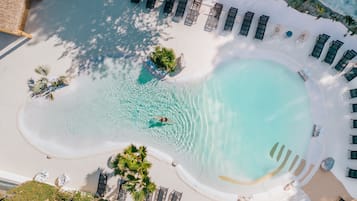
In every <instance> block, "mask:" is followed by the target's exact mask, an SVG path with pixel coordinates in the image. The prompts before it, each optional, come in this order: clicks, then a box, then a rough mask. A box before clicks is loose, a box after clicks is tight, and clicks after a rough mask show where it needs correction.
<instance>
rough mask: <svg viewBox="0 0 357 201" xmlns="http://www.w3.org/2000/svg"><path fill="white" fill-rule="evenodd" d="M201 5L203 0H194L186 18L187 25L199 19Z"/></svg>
mask: <svg viewBox="0 0 357 201" xmlns="http://www.w3.org/2000/svg"><path fill="white" fill-rule="evenodd" d="M201 5H202V0H193V2H192V4H191V7H190V9H189V10H188V13H187V16H186V18H185V23H184V24H185V25H187V26H191V25H192V24H193V23H194V22H196V21H197V18H198V15H199V14H200V9H201Z"/></svg>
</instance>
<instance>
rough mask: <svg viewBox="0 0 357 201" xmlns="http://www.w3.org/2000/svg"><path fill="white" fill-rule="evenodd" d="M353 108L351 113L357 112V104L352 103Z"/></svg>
mask: <svg viewBox="0 0 357 201" xmlns="http://www.w3.org/2000/svg"><path fill="white" fill-rule="evenodd" d="M351 107H352V111H351V112H353V113H354V112H357V104H355V103H352V105H351Z"/></svg>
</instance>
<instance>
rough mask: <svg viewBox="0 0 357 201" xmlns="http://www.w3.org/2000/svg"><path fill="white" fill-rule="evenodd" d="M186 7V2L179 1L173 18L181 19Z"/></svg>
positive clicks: (185, 0) (184, 0)
mask: <svg viewBox="0 0 357 201" xmlns="http://www.w3.org/2000/svg"><path fill="white" fill-rule="evenodd" d="M186 6H187V0H179V2H178V4H177V8H176V12H175V17H183V15H184V14H185V10H186Z"/></svg>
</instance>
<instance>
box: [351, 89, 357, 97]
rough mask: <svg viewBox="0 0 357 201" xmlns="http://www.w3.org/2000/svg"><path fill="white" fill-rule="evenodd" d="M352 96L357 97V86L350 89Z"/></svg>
mask: <svg viewBox="0 0 357 201" xmlns="http://www.w3.org/2000/svg"><path fill="white" fill-rule="evenodd" d="M350 97H351V98H356V97H357V88H356V89H350Z"/></svg>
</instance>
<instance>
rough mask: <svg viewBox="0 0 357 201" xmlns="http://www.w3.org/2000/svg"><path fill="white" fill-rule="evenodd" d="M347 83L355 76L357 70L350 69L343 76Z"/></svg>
mask: <svg viewBox="0 0 357 201" xmlns="http://www.w3.org/2000/svg"><path fill="white" fill-rule="evenodd" d="M343 76H344V77H345V78H346V80H347V81H348V82H350V81H351V80H353V79H354V78H355V77H356V76H357V68H352V69H351V70H350V71H348V72H347V73H345V74H344V75H343Z"/></svg>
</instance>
